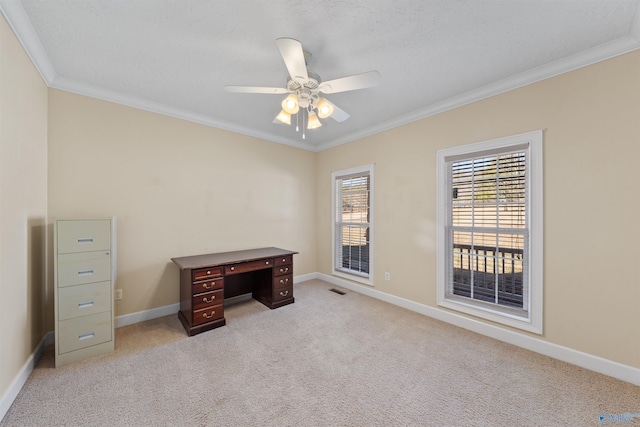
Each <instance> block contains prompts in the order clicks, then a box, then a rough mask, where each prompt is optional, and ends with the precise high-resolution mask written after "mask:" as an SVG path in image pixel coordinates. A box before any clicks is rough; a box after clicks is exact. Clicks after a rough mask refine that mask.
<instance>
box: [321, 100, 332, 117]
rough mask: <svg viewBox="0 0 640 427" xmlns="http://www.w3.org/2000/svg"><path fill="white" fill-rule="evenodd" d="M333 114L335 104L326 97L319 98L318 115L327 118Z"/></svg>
mask: <svg viewBox="0 0 640 427" xmlns="http://www.w3.org/2000/svg"><path fill="white" fill-rule="evenodd" d="M332 114H333V105H332V104H331V103H330V102H329V101H327V100H326V99H324V98H320V99H319V100H318V117H320V118H321V119H326V118H327V117H329V116H330V115H332Z"/></svg>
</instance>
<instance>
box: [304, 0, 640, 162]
mask: <svg viewBox="0 0 640 427" xmlns="http://www.w3.org/2000/svg"><path fill="white" fill-rule="evenodd" d="M638 49H640V9H639V10H638V11H637V12H636V15H635V19H634V23H633V25H632V29H631V32H630V34H629V35H627V36H625V37H621V38H619V39H616V40H613V41H611V42H609V43H605V44H602V45H600V46H596V47H594V48H591V49H588V50H585V51H582V52H579V53H577V54H574V55H571V56H568V57H566V58H563V59H560V60H557V61H554V62H550V63H548V64H545V65H543V66H540V67H537V68H534V69H532V70H528V71H525V72H523V73H520V74H517V75H515V76H512V77H508V78H506V79H502V80H499V81H497V82H495V83H490V84H488V85H485V86H482V87H479V88H477V89H473V90H470V91H468V92H465V93H462V94H460V95H458V96H454V97H451V98H448V99H445V100H443V101H441V102H437V103H435V104H431V105H429V106H427V107H425V108H422V109H420V110H416V111H414V112H412V113H409V114H405V115H403V116H401V117H396V118H394V119H391V120H387V121H384V122H380V123H378V124H377V125H375V126H372V127H369V128H367V129H363V130H361V131H358V132H354V133H350V134H348V135H345V136H343V137H341V138H338V139H335V140H333V141H328V142H326V143H324V144H321V145H318V146H317V151H323V150H327V149H329V148H333V147H337V146H339V145H342V144H346V143H348V142H352V141H355V140H357V139H362V138H364V137H367V136H371V135H373V134H377V133H380V132H384V131H387V130H390V129H393V128H396V127H399V126H403V125H406V124H409V123H412V122H415V121H418V120H422V119H425V118H427V117H431V116H435V115H436V114H440V113H444V112H445V111H449V110H453V109H455V108H458V107H462V106H464V105H467V104H471V103H473V102H476V101H480V100H482V99H486V98H490V97H492V96H495V95H500V94H501V93H505V92H509V91H511V90H514V89H518V88H521V87H524V86H527V85H530V84H533V83H536V82H539V81H542V80H546V79H549V78H551V77H555V76H558V75H560V74H564V73H568V72H570V71H574V70H577V69H579V68H583V67H586V66H589V65H593V64H596V63H598V62H602V61H606V60H607V59H611V58H614V57H616V56H620V55H624V54H626V53H629V52H632V51H634V50H638Z"/></svg>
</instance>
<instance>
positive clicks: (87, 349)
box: [53, 218, 116, 367]
mask: <svg viewBox="0 0 640 427" xmlns="http://www.w3.org/2000/svg"><path fill="white" fill-rule="evenodd" d="M53 244H54V304H55V310H54V311H55V338H56V343H55V360H56V367H60V366H63V365H66V364H68V363H71V362H76V361H79V360H82V359H86V358H88V357H92V356H97V355H100V354H104V353H108V352H110V351H113V349H114V310H113V285H114V282H115V276H116V274H115V273H116V268H115V260H116V258H115V253H114V252H115V251H114V250H115V218H110V219H73V220H70V219H69V220H67V219H60V220H57V221H56V223H55V231H54V239H53Z"/></svg>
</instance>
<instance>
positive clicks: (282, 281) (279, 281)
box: [273, 275, 293, 289]
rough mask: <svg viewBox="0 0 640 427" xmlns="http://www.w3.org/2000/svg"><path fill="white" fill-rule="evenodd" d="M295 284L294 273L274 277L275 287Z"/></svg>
mask: <svg viewBox="0 0 640 427" xmlns="http://www.w3.org/2000/svg"><path fill="white" fill-rule="evenodd" d="M291 285H293V275H288V276H279V277H275V278H274V279H273V289H280V288H286V287H288V286H291Z"/></svg>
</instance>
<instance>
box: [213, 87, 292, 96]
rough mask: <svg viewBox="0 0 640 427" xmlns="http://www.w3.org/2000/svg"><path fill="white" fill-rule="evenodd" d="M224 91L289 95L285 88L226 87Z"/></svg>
mask: <svg viewBox="0 0 640 427" xmlns="http://www.w3.org/2000/svg"><path fill="white" fill-rule="evenodd" d="M224 89H225V90H226V91H227V92H233V93H267V94H283V93H289V90H287V89H285V88H283V87H259V86H225V87H224Z"/></svg>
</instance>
